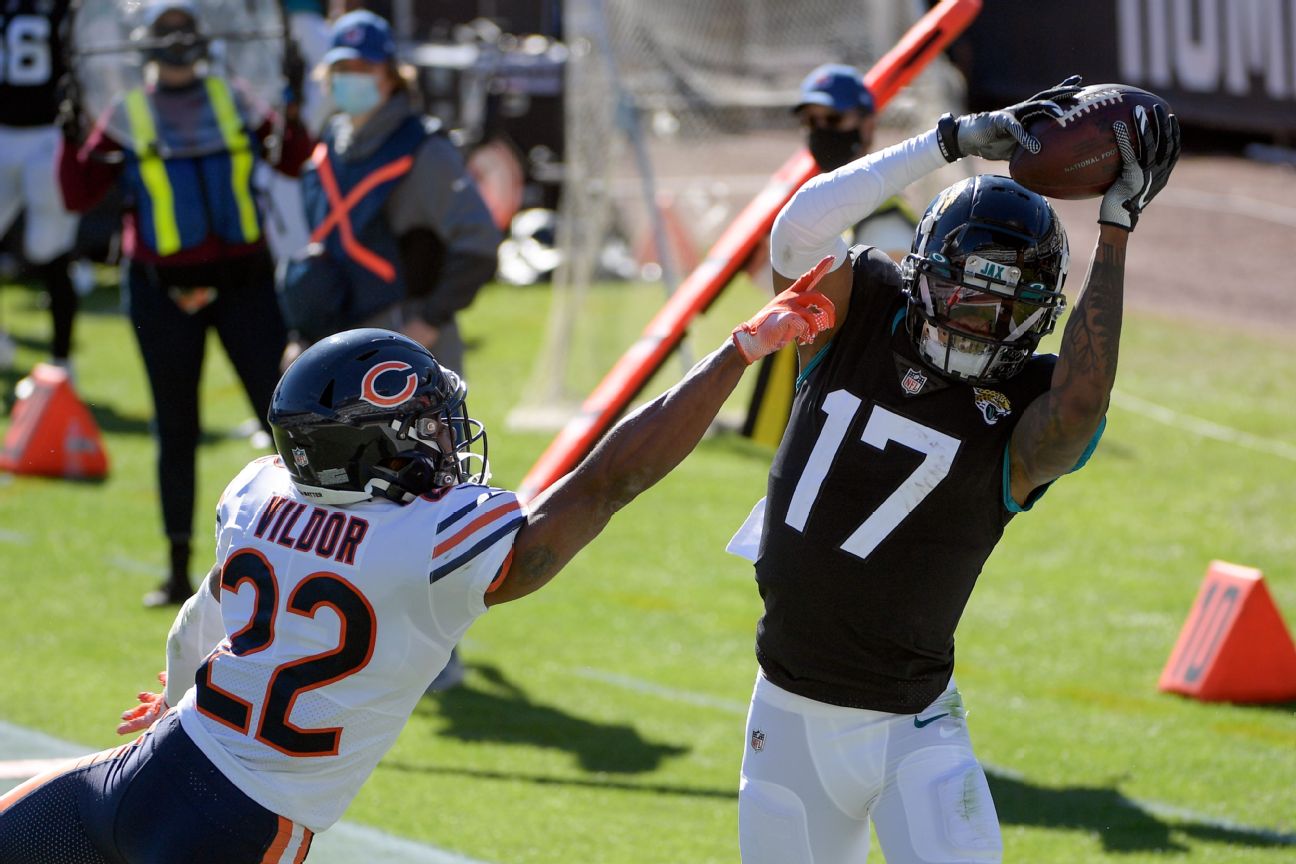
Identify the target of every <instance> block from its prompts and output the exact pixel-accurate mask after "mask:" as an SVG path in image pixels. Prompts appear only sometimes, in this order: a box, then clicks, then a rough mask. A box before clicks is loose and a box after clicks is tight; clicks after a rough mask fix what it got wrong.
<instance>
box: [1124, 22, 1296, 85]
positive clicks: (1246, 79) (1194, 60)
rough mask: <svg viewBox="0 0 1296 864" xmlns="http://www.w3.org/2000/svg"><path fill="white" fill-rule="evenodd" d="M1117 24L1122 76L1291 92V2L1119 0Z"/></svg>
mask: <svg viewBox="0 0 1296 864" xmlns="http://www.w3.org/2000/svg"><path fill="white" fill-rule="evenodd" d="M1116 27H1117V38H1118V60H1119V63H1120V71H1121V80H1124V81H1128V82H1130V83H1132V84H1144V85H1146V86H1148V87H1152V88H1157V87H1179V88H1181V89H1183V90H1188V91H1191V92H1198V93H1228V94H1230V95H1234V96H1246V95H1248V94H1253V93H1256V91H1257V89H1259V90H1260V91H1262V92H1263V95H1265V96H1267V97H1268V98H1271V99H1290V98H1293V96H1296V0H1223V2H1221V0H1117V4H1116ZM1257 84H1258V85H1259V86H1258V88H1257ZM1256 95H1259V94H1256Z"/></svg>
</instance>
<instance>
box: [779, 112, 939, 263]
mask: <svg viewBox="0 0 1296 864" xmlns="http://www.w3.org/2000/svg"><path fill="white" fill-rule="evenodd" d="M946 164H948V163H947V162H946V161H945V157H944V156H942V155H941V152H940V146H939V145H938V144H937V142H936V130H934V129H933V130H932V131H930V132H926V133H924V134H922V135H917V136H915V137H913V138H910V139H909V140H907V141H901V142H900V143H899V144H896V145H893V146H891V147H888V148H886V149H885V150H879V151H878V152H876V153H870V154H869V155H868V156H865V157H863V158H862V159H856V160H855V161H854V162H851V163H849V164H847V165H843V166H842V167H840V168H838V169H837V170H836V171H830V172H829V173H827V174H820V175H819V176H818V177H815V178H813V179H811V180H810V181H809V182H807V183H806V184H805V185H804V186H802V187H801V188H800V189H799V190H798V191H797V193H796V194H795V195H793V196H792V200H791V201H789V202H788V203H787V204H785V205H784V206H783V209H782V210H781V211H779V215H778V218H777V219H775V220H774V230H773V231H771V232H770V264H772V265H773V267H774V270H775V271H776V272H778V273H781V274H782V275H784V276H786V277H788V278H790V279H795V278H796V277H798V276H800V275H801V274H802V273H805V272H806V271H808V270H810V268H812V267H814V266H815V265H816V264H818V263H819V262H820V261H822V260H823V259H824V258H825V257H827V256H828V255H832V256H833V257H835V258H836V259H837V260H836V262H834V263H833V266H832V269H833V270H836V269H837V268H838V267H840V266H841V265H842V262H843V261H845V260H846V251H847V246H846V241H845V240H843V239H842V233H843V232H844V231H846V229H848V228H851V227H852V226H854V225H855V223H857V222H859V221H860V220H861V219H863V218H864V217H865V216H867V215H869V214H870V213H872V212H873V211H874V210H876V209H877V207H878V205H879V204H881V203H882V202H883V201H885V200H886V199H888V198H890V197H891V196H892V195H895V194H896V193H897V192H899V191H900V190H901V189H903V188H905V187H906V186H908V185H909V184H910V183H913V182H914V181H915V180H919V179H921V178H923V177H925V176H927V175H928V174H930V173H932V172H933V171H935V170H937V169H938V168H943V167H944V166H945V165H946Z"/></svg>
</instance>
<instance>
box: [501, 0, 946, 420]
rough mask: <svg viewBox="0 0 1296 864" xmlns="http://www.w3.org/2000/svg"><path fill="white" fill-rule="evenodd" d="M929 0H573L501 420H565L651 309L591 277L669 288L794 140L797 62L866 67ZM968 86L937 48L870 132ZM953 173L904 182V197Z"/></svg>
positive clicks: (907, 124)
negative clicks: (551, 174) (522, 336)
mask: <svg viewBox="0 0 1296 864" xmlns="http://www.w3.org/2000/svg"><path fill="white" fill-rule="evenodd" d="M925 11H926V4H925V3H922V2H920V0H849V2H848V0H803V2H798V3H788V2H786V0H707V2H705V3H702V2H697V0H654V2H651V3H647V2H643V0H567V2H566V3H565V6H564V13H565V15H566V20H565V29H566V39H567V42H568V45H569V49H570V55H569V60H568V66H567V78H566V88H567V89H566V98H565V103H566V114H567V116H566V118H565V134H566V144H565V149H566V162H565V180H564V185H563V191H562V203H561V212H560V219H559V223H558V245H559V249H560V250H561V253H562V260H563V264H562V265H561V266H560V268H559V270H558V272H557V273H556V275H555V280H554V284H553V292H554V294H553V304H552V307H551V312H550V317H549V321H548V327H547V332H546V338H545V342H544V347H543V349H542V351H541V354H540V356H539V357H538V358H537V363H536V366H535V370H534V377H533V379H532V381H531V382H530V384H529V386H528V387H527V389H526V395H525V396H524V397H523V400H522V403H521V404H520V405H519V406H518V407H517V408H516V409H515V410H514V411H513V412H512V414H511V415H510V417H509V422H510V425H512V426H514V427H521V428H556V427H557V426H558V425H560V424H561V423H562V422H563V421H564V420H565V419H566V418H567V417H569V416H570V415H571V413H572V411H573V410H574V408H575V407H576V406H578V405H579V403H580V401H581V400H582V399H583V398H584V396H585V395H586V393H587V392H588V391H589V389H590V387H591V385H592V384H594V383H597V381H598V380H599V377H600V376H601V375H602V374H603V373H604V372H605V371H606V370H607V369H608V368H609V367H610V366H611V364H612V363H613V362H615V360H616V359H617V357H618V356H620V353H621V351H623V350H624V349H625V348H626V347H627V346H628V345H629V343H630V341H631V340H632V339H633V338H634V336H635V335H637V334H638V332H639V330H640V329H641V327H642V326H643V324H644V322H645V321H646V320H647V317H642V318H638V319H636V320H633V321H623V320H621V319H623V318H624V317H625V316H627V315H634V314H636V313H635V312H632V311H626V310H625V309H624V308H622V307H620V306H619V304H617V303H616V302H615V301H614V300H613V301H607V300H603V301H601V302H600V301H597V300H594V301H592V299H591V291H590V289H591V287H592V286H595V285H600V284H606V283H616V282H653V281H658V282H660V283H661V284H662V286H663V290H662V291H661V292H660V293H659V295H658V297H659V301H664V299H665V295H666V294H667V293H668V292H669V291H670V290H671V289H672V288H673V287H674V286H675V285H676V284H678V282H679V280H680V279H682V278H683V276H685V275H687V273H688V272H690V271H691V270H692V268H693V267H694V266H696V264H697V263H698V262H699V261H700V260H701V259H702V258H703V257H704V256H705V254H706V251H707V249H708V248H709V246H710V244H711V243H712V242H714V241H715V239H716V238H717V237H718V236H719V234H720V233H721V231H722V230H723V229H724V228H725V227H726V226H727V225H728V224H729V222H730V220H732V219H733V217H734V216H735V215H736V214H737V213H738V212H739V211H740V210H741V209H742V208H743V206H745V205H746V204H747V203H748V202H749V201H750V200H751V199H752V198H753V197H755V195H756V194H757V193H758V192H759V191H760V189H761V188H762V187H763V186H764V184H765V182H766V180H767V179H768V178H769V176H770V174H771V173H772V172H773V171H774V170H775V169H776V168H778V166H779V165H781V164H782V163H783V162H784V161H785V160H786V159H787V157H788V156H789V155H790V154H791V153H792V152H793V151H794V150H795V149H796V148H797V147H798V146H800V136H799V134H798V131H797V128H796V123H795V120H794V119H793V118H792V117H791V115H790V113H789V108H790V106H792V105H793V104H795V101H796V96H797V92H798V88H799V85H800V83H801V80H802V78H804V77H805V75H806V73H808V72H809V71H810V70H811V69H813V68H814V67H815V66H817V65H819V64H821V63H825V62H842V63H849V64H851V65H854V66H857V67H859V68H860V69H862V70H867V69H868V68H869V67H870V66H871V65H872V64H873V63H874V62H875V61H876V60H877V59H878V58H879V57H880V56H881V55H882V54H884V53H886V51H888V50H889V49H890V48H891V47H892V46H893V45H894V44H895V43H896V41H897V40H898V39H899V38H900V37H901V35H902V34H903V33H904V32H905V31H906V30H907V29H908V28H909V27H910V26H911V25H912V24H913V23H914V22H915V21H916V20H918V18H919V17H921V15H922V13H923V12H925ZM962 97H963V85H962V80H961V78H960V76H959V75H958V74H957V72H956V71H954V69H953V67H952V65H951V64H949V63H948V61H947V60H945V59H944V58H941V59H940V60H938V61H937V62H935V63H933V64H932V65H931V66H929V67H928V69H927V70H926V71H925V72H924V73H923V74H922V75H921V76H920V77H919V78H918V79H917V80H916V82H915V83H914V84H913V85H911V86H910V87H909V88H907V89H906V90H905V91H903V92H901V93H900V94H898V95H897V96H896V97H895V98H894V99H893V100H892V101H891V103H890V104H889V105H888V106H887V108H886V109H885V110H884V112H883V113H882V115H881V116H880V118H879V126H880V129H879V134H878V141H877V144H879V145H880V144H884V143H890V142H892V141H895V140H899V139H901V138H903V137H906V136H907V135H909V134H912V133H915V132H917V131H920V130H922V129H925V128H929V127H930V126H931V125H932V124H934V122H935V119H936V117H937V116H938V115H939V114H940V113H941V112H943V111H946V110H953V109H955V108H956V107H957V106H958V105H959V104H961V102H962ZM952 179H953V178H952V177H943V176H942V177H936V178H932V180H931V183H929V184H924V185H923V187H922V188H919V189H914V190H910V193H909V194H910V195H911V196H912V201H911V203H913V204H914V205H915V206H916V207H918V208H921V207H923V206H925V205H926V202H927V200H928V198H929V197H930V195H931V194H934V192H935V191H937V190H939V189H940V188H941V187H942V186H944V185H945V184H946V183H948V182H951V180H952ZM752 269H753V272H755V273H756V274H757V275H756V278H757V279H758V280H759V281H762V282H767V281H768V276H767V275H765V274H763V273H760V272H759V271H761V269H762V265H760V264H754V266H753V268H752ZM611 290H615V289H611ZM658 305H659V304H658ZM604 309H606V311H602V310H604ZM636 311H637V310H636ZM652 311H655V310H648V312H647V313H646V315H651V312H652ZM609 316H615V317H616V319H617V320H611V319H610V318H609ZM621 332H624V333H625V338H624V339H621V340H619V341H618V340H616V339H610V338H609V333H621Z"/></svg>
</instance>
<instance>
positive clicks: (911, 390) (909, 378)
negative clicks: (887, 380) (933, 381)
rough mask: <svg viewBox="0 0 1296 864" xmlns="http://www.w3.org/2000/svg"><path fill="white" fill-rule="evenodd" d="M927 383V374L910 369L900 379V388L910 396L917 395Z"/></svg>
mask: <svg viewBox="0 0 1296 864" xmlns="http://www.w3.org/2000/svg"><path fill="white" fill-rule="evenodd" d="M926 383H927V376H926V375H924V374H923V373H921V372H919V371H918V370H917V369H910V370H909V371H908V372H906V373H905V376H904V378H903V379H902V380H901V381H900V388H901V389H902V390H904V391H905V392H906V393H908V394H909V395H910V396H917V395H918V393H919V392H920V391H921V390H922V389H923V385H925V384H926Z"/></svg>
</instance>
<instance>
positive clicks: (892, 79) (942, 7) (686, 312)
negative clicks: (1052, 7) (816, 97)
mask: <svg viewBox="0 0 1296 864" xmlns="http://www.w3.org/2000/svg"><path fill="white" fill-rule="evenodd" d="M980 12H981V0H943V2H942V3H940V4H939V5H937V6H934V7H933V8H932V9H931V11H929V12H928V13H927V14H926V15H924V16H923V17H922V18H920V19H919V20H918V21H917V22H916V23H915V24H914V26H913V27H911V28H909V31H908V32H907V33H905V35H904V36H903V37H902V38H901V39H900V41H899V42H897V43H896V45H895V47H894V48H892V49H891V50H890V51H888V52H887V53H886V54H885V55H884V56H883V57H882V58H880V59H879V60H878V61H877V63H875V64H873V67H872V68H871V69H869V71H868V72H867V73H865V75H864V81H865V83H866V84H868V87H869V90H870V91H871V92H872V93H873V98H874V100H875V102H876V103H877V107H878V110H881V109H882V107H883V106H884V105H886V103H887V102H889V101H890V100H891V97H893V96H895V94H896V93H897V92H899V90H900V89H901V88H902V87H904V86H905V85H906V84H908V83H909V82H910V81H912V80H913V79H914V78H915V77H916V76H917V75H918V73H919V72H921V71H922V70H923V69H924V68H925V67H926V66H927V64H928V63H930V62H931V61H932V59H933V58H935V57H936V55H937V54H939V53H940V52H941V51H943V50H945V47H946V46H947V45H949V43H951V42H953V41H954V40H955V39H956V38H958V36H959V34H960V33H962V32H963V31H964V30H966V29H967V28H968V26H969V25H970V24H971V23H972V21H973V20H974V19H975V18H976V17H977V15H978V14H980ZM816 173H818V169H817V166H816V165H815V163H814V159H813V158H812V157H811V156H810V153H809V152H808V151H807V150H806V149H805V148H804V147H803V148H800V149H799V150H797V152H796V153H794V154H793V155H792V158H790V159H789V160H788V161H787V162H785V163H784V164H783V166H782V167H781V168H779V169H778V171H776V172H774V176H773V177H771V178H770V181H769V183H768V184H767V185H766V186H765V188H764V189H762V190H761V192H760V194H758V195H757V196H756V198H754V199H753V200H752V202H751V203H750V204H748V205H747V206H746V207H745V208H743V211H742V212H741V213H739V214H738V217H737V218H736V219H735V220H734V221H733V222H732V223H731V224H730V225H729V227H728V228H727V229H725V232H724V233H723V234H721V235H720V239H719V240H717V241H716V242H715V245H714V246H712V247H711V250H710V252H708V253H707V257H706V260H704V261H703V262H702V263H701V264H699V265H698V266H697V268H696V269H694V270H693V272H692V273H690V274H689V275H688V277H687V278H686V279H685V280H684V281H683V282H681V283H680V286H679V288H678V289H676V291H675V293H674V294H672V295H671V298H670V300H668V301H667V302H666V305H665V306H663V307H662V309H661V311H659V312H658V313H657V315H656V316H654V317H653V319H652V321H650V322H649V323H648V326H647V327H645V328H644V332H643V335H641V336H640V337H639V339H638V340H637V341H636V342H635V343H634V344H633V345H631V346H630V348H629V350H627V351H626V352H625V354H623V355H622V356H621V359H620V360H618V361H617V363H616V365H615V366H613V367H612V369H611V370H610V371H609V372H608V373H607V375H605V376H604V377H603V380H602V381H601V382H599V385H598V387H596V388H595V389H594V392H592V393H590V395H589V396H588V397H587V398H586V399H585V402H584V403H583V404H582V405H581V410H580V413H579V414H577V415H576V416H575V417H573V418H572V419H571V420H569V421H568V422H567V425H566V426H564V427H563V428H562V430H561V431H559V433H558V435H557V436H556V437H555V438H554V440H553V441H551V442H550V444H549V447H548V448H547V449H546V450H545V452H544V453H543V454H541V456H540V458H539V459H538V460H537V461H536V463H535V465H533V466H531V470H530V471H529V472H527V475H526V477H524V478H523V480H522V483H521V485H520V486H519V488H518V494H519V497H521V499H522V500H523V501H528V500H530V499H531V498H534V497H535V496H536V495H538V494H540V493H541V492H542V491H544V490H545V489H546V488H548V486H549V485H550V484H552V483H553V482H554V481H555V480H557V479H558V478H560V477H562V476H563V475H564V474H566V473H567V472H568V471H571V470H572V469H573V468H575V467H576V465H577V464H579V462H580V460H581V459H583V458H585V455H586V454H588V453H589V452H590V450H592V449H593V448H594V445H595V443H597V442H598V440H599V439H600V438H601V437H603V435H604V433H606V432H607V431H608V430H609V429H611V428H612V424H613V423H615V422H616V420H617V418H618V417H620V416H621V414H622V413H623V412H624V411H625V410H626V408H627V407H629V405H630V403H631V402H632V401H633V400H634V398H635V397H636V396H637V395H639V391H640V390H642V389H643V386H644V385H645V384H646V383H647V382H648V379H649V378H651V377H652V376H653V374H654V373H656V371H657V370H658V369H660V368H661V366H662V364H663V363H665V362H666V360H667V358H669V357H670V355H671V352H673V351H674V350H675V348H676V347H677V346H678V345H679V343H680V341H681V340H682V339H683V338H684V334H685V333H686V332H687V330H688V326H689V324H690V323H691V322H692V320H693V318H694V317H695V316H697V315H698V313H700V312H702V311H703V310H704V309H706V308H707V307H708V306H709V305H711V303H712V302H714V301H715V299H716V297H718V296H719V295H720V292H721V291H722V290H724V287H725V286H726V285H728V284H729V281H730V280H731V279H733V277H734V276H735V275H736V274H737V272H738V270H739V269H740V268H741V267H742V265H743V262H745V261H746V260H747V258H748V257H749V256H750V255H751V253H752V250H753V249H755V248H756V244H757V242H758V241H759V240H760V238H761V237H762V236H763V235H765V234H766V233H768V232H769V230H770V228H771V227H772V226H773V225H774V218H775V217H776V216H778V213H779V210H781V209H782V208H783V205H784V204H786V203H787V202H788V200H789V199H790V198H791V197H792V195H793V194H794V193H795V192H796V190H797V189H800V188H801V185H802V184H803V183H805V182H806V181H807V180H809V179H810V178H811V177H813V176H815V174H816Z"/></svg>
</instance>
